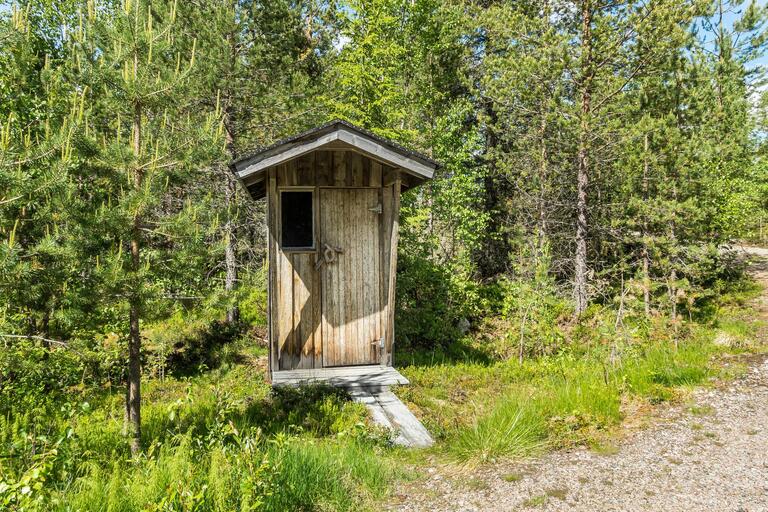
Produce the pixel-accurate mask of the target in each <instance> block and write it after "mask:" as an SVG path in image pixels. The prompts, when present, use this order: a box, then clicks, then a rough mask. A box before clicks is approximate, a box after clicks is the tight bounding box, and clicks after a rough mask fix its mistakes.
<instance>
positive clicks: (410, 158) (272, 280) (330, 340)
mask: <svg viewBox="0 0 768 512" xmlns="http://www.w3.org/2000/svg"><path fill="white" fill-rule="evenodd" d="M436 167H437V163H436V162H434V161H433V160H431V159H430V158H428V157H426V156H425V155H422V154H419V153H416V152H413V151H410V150H408V149H406V148H404V147H402V146H400V145H398V144H396V143H394V142H391V141H389V140H386V139H383V138H381V137H378V136H376V135H374V134H373V133H370V132H368V131H366V130H363V129H360V128H358V127H356V126H353V125H352V124H350V123H347V122H344V121H334V122H331V123H328V124H325V125H323V126H320V127H317V128H314V129H312V130H309V131H307V132H304V133H301V134H299V135H296V136H293V137H290V138H287V139H285V140H282V141H280V142H278V143H276V144H274V145H272V146H270V147H267V148H265V149H263V150H260V151H258V152H257V153H254V154H250V155H248V156H245V157H243V158H241V159H239V160H237V161H235V162H233V163H232V164H231V168H232V171H233V172H234V173H235V175H236V176H237V178H238V180H239V181H240V182H241V183H242V184H243V185H244V186H245V188H246V189H247V190H248V192H249V194H250V195H251V197H252V198H254V199H260V198H264V197H266V199H267V223H268V231H269V242H268V243H269V247H268V253H269V254H268V266H269V282H268V290H269V314H268V316H269V347H270V350H269V370H270V377H271V379H272V382H273V384H279V383H281V382H283V383H286V382H293V381H295V380H297V379H298V380H311V379H312V378H313V377H317V378H320V379H321V380H331V381H333V379H341V381H342V382H341V383H342V384H343V380H344V379H345V378H351V379H358V380H359V379H363V380H365V379H369V380H370V382H371V383H376V382H378V383H379V384H384V385H388V384H394V383H396V382H402V380H401V379H402V377H401V376H399V374H398V373H397V372H396V371H394V369H391V366H392V349H393V342H394V329H395V326H394V296H395V293H394V292H395V269H396V258H397V236H398V235H397V234H398V214H399V208H400V194H401V192H402V191H404V190H406V189H409V188H412V187H415V186H417V185H419V184H421V183H423V182H424V181H425V180H428V179H430V178H432V175H433V173H434V171H435V169H436ZM323 377H325V379H323ZM304 378H306V379H304ZM377 379H378V381H377ZM406 382H407V381H406Z"/></svg>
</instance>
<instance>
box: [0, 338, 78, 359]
mask: <svg viewBox="0 0 768 512" xmlns="http://www.w3.org/2000/svg"><path fill="white" fill-rule="evenodd" d="M0 338H17V339H18V338H24V339H28V340H38V341H43V342H45V343H48V344H49V345H58V346H60V347H64V348H67V349H69V350H71V351H72V352H74V353H75V354H77V355H79V356H80V357H85V356H84V355H83V354H82V353H81V352H78V351H77V350H75V349H73V348H72V347H70V346H69V343H67V342H66V341H60V340H52V339H50V338H44V337H42V336H36V335H34V334H0Z"/></svg>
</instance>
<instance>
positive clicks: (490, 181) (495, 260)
mask: <svg viewBox="0 0 768 512" xmlns="http://www.w3.org/2000/svg"><path fill="white" fill-rule="evenodd" d="M483 108H484V109H485V112H486V114H487V115H488V118H489V123H488V124H489V125H490V128H488V130H487V132H486V136H485V145H486V150H485V151H486V155H485V158H486V163H487V174H486V175H485V177H484V178H483V189H484V190H483V192H484V194H483V196H484V197H483V203H484V204H483V209H484V210H485V212H486V213H487V214H488V225H487V228H486V232H485V233H484V236H483V239H482V245H481V247H480V248H479V250H477V251H476V252H475V262H476V264H477V271H478V274H479V276H480V278H482V279H491V278H493V277H495V276H498V275H499V274H501V273H503V272H505V271H506V270H507V267H508V263H509V252H510V245H509V241H508V239H507V236H505V233H504V227H505V226H504V224H505V221H504V216H505V215H506V212H505V205H504V198H505V197H507V194H508V188H509V182H508V181H507V180H506V178H505V177H503V176H500V174H499V170H498V168H497V166H496V165H495V163H494V161H493V158H495V157H489V156H488V153H492V152H493V150H494V149H495V148H496V146H497V145H498V143H499V142H498V140H497V137H496V135H495V134H494V133H493V130H494V127H496V126H497V122H498V116H497V114H496V112H495V111H494V109H493V105H492V103H491V102H490V101H485V102H484V105H483Z"/></svg>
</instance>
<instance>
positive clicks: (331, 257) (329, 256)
mask: <svg viewBox="0 0 768 512" xmlns="http://www.w3.org/2000/svg"><path fill="white" fill-rule="evenodd" d="M343 252H344V249H342V248H341V247H331V246H330V245H328V244H325V249H324V250H323V251H322V253H321V255H320V257H319V258H318V259H317V262H316V263H315V269H316V270H319V269H320V267H322V266H323V263H333V262H334V261H336V254H337V253H339V254H341V253H343Z"/></svg>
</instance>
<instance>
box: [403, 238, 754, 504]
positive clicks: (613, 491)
mask: <svg viewBox="0 0 768 512" xmlns="http://www.w3.org/2000/svg"><path fill="white" fill-rule="evenodd" d="M743 250H744V251H745V253H746V255H747V257H749V258H750V259H751V260H752V264H751V266H750V271H751V272H752V274H753V275H754V277H755V278H756V279H758V280H759V281H761V282H762V283H763V284H764V285H766V290H767V291H765V292H764V293H763V295H762V296H761V297H759V298H758V299H757V300H755V301H754V303H753V308H754V312H755V318H756V319H762V320H768V249H758V248H744V249H743ZM747 362H748V370H747V372H746V374H745V375H744V376H743V377H741V378H739V379H737V380H735V381H732V382H729V383H727V384H722V385H717V386H714V387H707V388H701V389H698V390H696V391H694V392H693V393H692V395H691V396H690V398H689V399H687V400H686V401H685V402H684V403H682V404H677V405H675V406H667V407H662V408H659V410H658V411H656V412H655V414H654V415H653V417H652V419H651V421H650V422H649V423H650V424H649V425H647V426H646V428H642V429H636V430H634V431H633V432H632V433H629V434H627V435H626V436H624V437H623V439H622V440H621V441H620V442H619V444H618V446H617V449H616V450H609V451H610V453H596V452H595V451H593V450H589V449H588V448H579V449H576V450H573V451H561V452H556V453H552V454H549V455H546V456H544V457H541V458H539V459H536V460H533V461H529V462H526V463H523V464H502V465H496V466H489V467H483V468H480V469H478V470H475V471H462V472H459V473H454V474H449V473H448V472H447V470H446V469H444V468H431V469H430V470H429V478H428V480H427V481H426V483H424V482H419V485H417V486H413V487H412V488H408V489H404V490H403V491H402V493H401V494H399V495H397V496H396V498H395V500H394V502H393V503H392V506H391V510H399V511H409V512H410V511H413V512H416V511H429V512H438V511H466V512H469V511H486V510H487V511H491V510H493V511H506V510H547V511H555V510H576V511H641V510H643V511H645V510H648V511H685V512H693V511H704V510H707V511H709V510H712V511H734V512H735V511H743V512H757V511H768V360H766V358H765V357H757V356H755V357H751V358H749V359H748V360H747Z"/></svg>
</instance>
